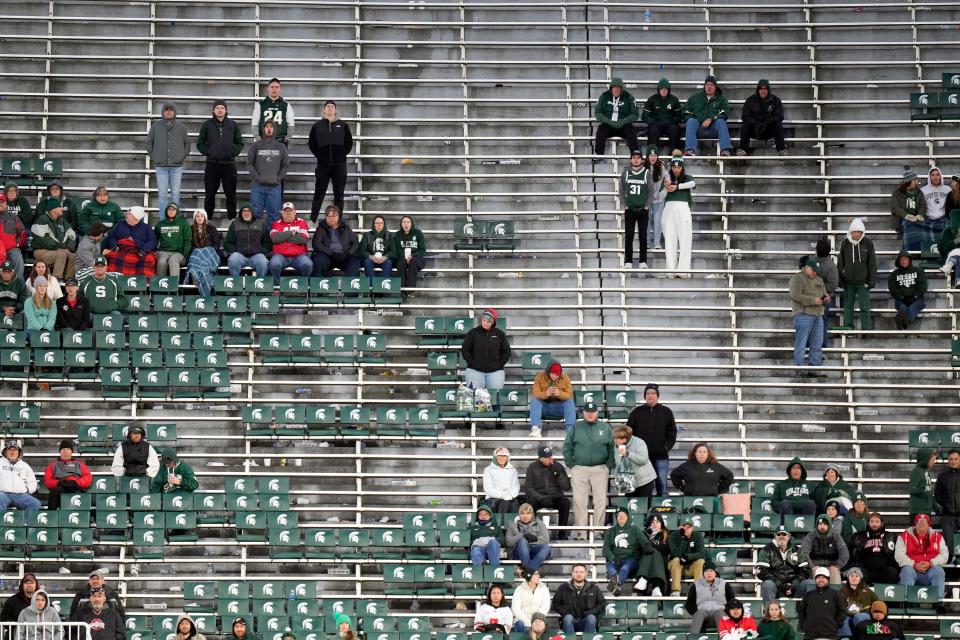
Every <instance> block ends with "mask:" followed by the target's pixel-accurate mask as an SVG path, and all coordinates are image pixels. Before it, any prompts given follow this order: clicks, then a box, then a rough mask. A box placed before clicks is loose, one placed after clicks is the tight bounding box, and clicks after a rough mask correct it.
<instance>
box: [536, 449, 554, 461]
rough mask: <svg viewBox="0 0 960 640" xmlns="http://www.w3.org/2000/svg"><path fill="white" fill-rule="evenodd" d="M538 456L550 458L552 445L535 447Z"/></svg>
mask: <svg viewBox="0 0 960 640" xmlns="http://www.w3.org/2000/svg"><path fill="white" fill-rule="evenodd" d="M537 457H538V458H552V457H553V447H540V448H539V449H537Z"/></svg>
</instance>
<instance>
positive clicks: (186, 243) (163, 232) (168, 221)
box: [153, 202, 193, 277]
mask: <svg viewBox="0 0 960 640" xmlns="http://www.w3.org/2000/svg"><path fill="white" fill-rule="evenodd" d="M153 232H154V233H155V234H156V236H157V275H158V276H177V277H179V276H180V269H181V268H182V267H183V265H185V264H186V263H187V258H188V257H189V256H190V249H191V247H192V246H193V236H192V231H191V229H190V223H189V222H187V221H186V220H185V219H184V218H181V217H180V210H179V208H178V207H177V204H176V203H175V202H171V203H170V204H168V205H167V208H166V210H165V211H164V216H163V219H162V220H160V222H158V223H157V224H156V226H155V227H154V228H153Z"/></svg>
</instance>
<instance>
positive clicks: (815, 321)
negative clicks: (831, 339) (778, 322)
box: [793, 313, 823, 367]
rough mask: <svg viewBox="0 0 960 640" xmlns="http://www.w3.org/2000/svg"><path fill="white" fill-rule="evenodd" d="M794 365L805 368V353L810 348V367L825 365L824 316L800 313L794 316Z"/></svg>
mask: <svg viewBox="0 0 960 640" xmlns="http://www.w3.org/2000/svg"><path fill="white" fill-rule="evenodd" d="M793 330H794V332H795V333H794V336H793V364H795V365H796V366H798V367H802V366H803V353H804V351H805V350H806V348H807V347H808V346H809V347H810V366H811V367H819V366H820V365H821V364H823V316H811V315H807V314H806V313H798V314H797V315H795V316H793Z"/></svg>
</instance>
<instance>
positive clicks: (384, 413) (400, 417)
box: [377, 407, 407, 436]
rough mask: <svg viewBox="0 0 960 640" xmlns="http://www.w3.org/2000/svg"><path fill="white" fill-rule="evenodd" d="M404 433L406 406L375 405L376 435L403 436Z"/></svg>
mask: <svg viewBox="0 0 960 640" xmlns="http://www.w3.org/2000/svg"><path fill="white" fill-rule="evenodd" d="M406 434H407V408H406V407H377V435H381V436H405V435H406Z"/></svg>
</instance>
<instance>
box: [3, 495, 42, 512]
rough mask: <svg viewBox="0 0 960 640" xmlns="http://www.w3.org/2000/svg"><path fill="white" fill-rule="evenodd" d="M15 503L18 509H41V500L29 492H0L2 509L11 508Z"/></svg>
mask: <svg viewBox="0 0 960 640" xmlns="http://www.w3.org/2000/svg"><path fill="white" fill-rule="evenodd" d="M10 505H13V506H14V507H16V508H17V509H23V510H24V511H37V510H39V509H40V501H39V500H37V499H36V498H34V497H33V496H32V495H30V494H29V493H7V492H0V510H3V509H9V508H10Z"/></svg>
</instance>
